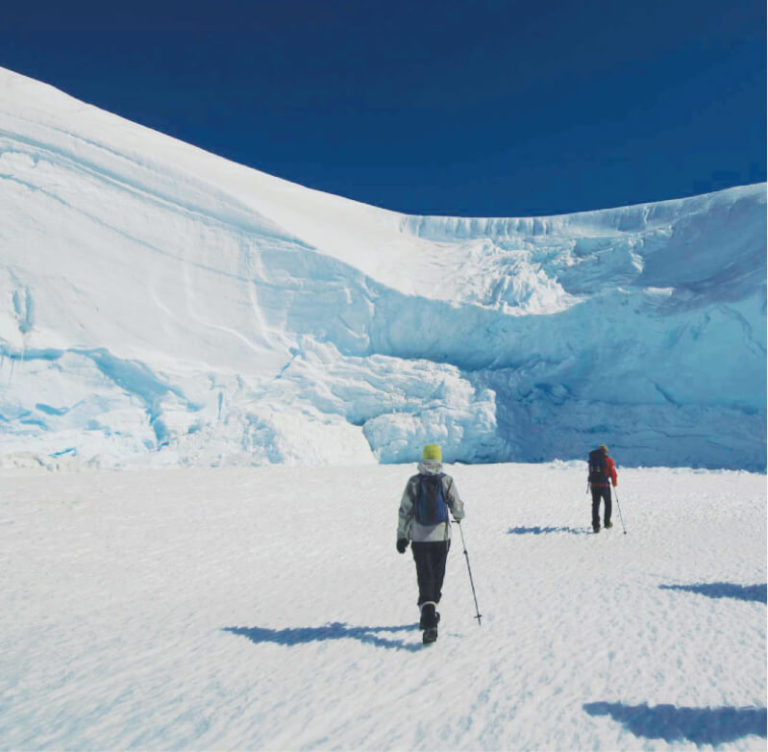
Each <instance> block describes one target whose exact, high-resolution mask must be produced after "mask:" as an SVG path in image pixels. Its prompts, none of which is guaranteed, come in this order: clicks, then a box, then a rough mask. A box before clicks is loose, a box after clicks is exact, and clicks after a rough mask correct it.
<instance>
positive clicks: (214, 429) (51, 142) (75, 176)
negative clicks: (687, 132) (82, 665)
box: [0, 70, 766, 470]
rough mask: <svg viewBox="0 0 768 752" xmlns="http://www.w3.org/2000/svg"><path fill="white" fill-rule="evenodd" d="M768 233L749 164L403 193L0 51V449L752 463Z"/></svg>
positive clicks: (330, 459) (184, 458) (292, 458)
mask: <svg viewBox="0 0 768 752" xmlns="http://www.w3.org/2000/svg"><path fill="white" fill-rule="evenodd" d="M765 239H766V221H765V186H764V185H757V186H746V187H742V188H735V189H730V190H727V191H722V192H719V193H715V194H709V195H706V196H698V197H694V198H689V199H682V200H679V201H667V202H663V203H657V204H647V205H642V206H635V207H626V208H619V209H611V210H606V211H596V212H586V213H580V214H573V215H566V216H558V217H541V218H512V219H504V218H498V219H467V218H447V217H411V216H404V215H399V214H396V213H394V212H387V211H383V210H380V209H376V208H373V207H369V206H365V205H363V204H359V203H356V202H353V201H349V200H346V199H342V198H339V197H335V196H331V195H328V194H323V193H319V192H317V191H312V190H309V189H306V188H303V187H301V186H297V185H293V184H290V183H287V182H286V181H283V180H280V179H277V178H273V177H271V176H268V175H265V174H263V173H259V172H257V171H255V170H251V169H248V168H245V167H242V166H239V165H236V164H233V163H231V162H228V161H226V160H224V159H221V158H219V157H216V156H214V155H211V154H207V153H205V152H203V151H201V150H199V149H196V148H194V147H191V146H189V145H186V144H183V143H181V142H178V141H175V140H173V139H171V138H169V137H167V136H164V135H162V134H159V133H156V132H153V131H150V130H148V129H146V128H143V127H140V126H137V125H135V124H133V123H130V122H128V121H125V120H122V119H120V118H118V117H116V116H114V115H111V114H109V113H106V112H103V111H100V110H98V109H96V108H94V107H90V106H88V105H85V104H83V103H81V102H78V101H77V100H74V99H72V98H71V97H68V96H66V95H65V94H63V93H61V92H58V91H56V90H55V89H52V88H51V87H48V86H45V85H42V84H40V83H37V82H34V81H31V80H29V79H26V78H24V77H22V76H18V75H16V74H14V73H11V72H10V71H6V70H0V381H2V383H3V387H4V388H3V389H2V390H0V454H1V455H4V456H6V457H7V458H10V459H7V460H6V463H7V462H11V463H13V462H15V461H16V460H14V459H13V457H19V456H21V457H28V456H33V457H38V458H39V461H40V462H41V463H42V464H44V465H50V462H51V461H52V460H53V461H58V459H57V458H62V457H66V458H67V461H68V462H69V463H70V464H76V463H78V462H82V463H91V464H95V465H98V466H105V467H127V466H133V465H167V464H178V463H181V464H188V465H197V464H203V465H217V464H264V463H311V464H318V463H319V464H323V463H340V462H341V463H350V462H351V463H367V462H374V461H379V462H385V463H386V462H401V461H405V460H410V459H412V458H413V457H414V456H417V454H418V451H419V448H420V446H421V444H422V443H424V442H425V441H427V440H429V441H440V442H441V443H443V444H444V447H445V449H446V452H447V456H448V457H449V458H450V459H452V460H456V461H464V462H496V461H505V460H512V459H514V460H520V461H545V460H551V459H553V458H561V459H564V460H569V459H574V458H582V457H584V456H585V453H586V450H587V449H588V448H590V447H591V446H592V445H594V444H596V443H603V442H606V443H608V444H609V445H611V447H612V449H613V451H614V454H616V455H617V458H618V459H619V461H621V462H623V463H624V464H637V465H659V464H660V465H665V466H669V465H688V466H701V467H726V468H748V469H757V470H763V469H764V468H765V455H766V443H765V436H766V423H765V402H766V393H765V388H766V368H765V360H766V350H765V332H766V328H765V310H766V308H765V302H766V298H765V279H766V277H765V263H766V243H765ZM20 461H21V460H20Z"/></svg>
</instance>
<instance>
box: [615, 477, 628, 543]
mask: <svg viewBox="0 0 768 752" xmlns="http://www.w3.org/2000/svg"><path fill="white" fill-rule="evenodd" d="M613 495H614V496H615V497H616V509H618V510H619V519H620V520H621V529H622V530H623V531H624V535H626V534H627V528H625V527H624V517H623V515H622V514H621V507H620V506H619V495H618V494H617V493H616V486H614V487H613Z"/></svg>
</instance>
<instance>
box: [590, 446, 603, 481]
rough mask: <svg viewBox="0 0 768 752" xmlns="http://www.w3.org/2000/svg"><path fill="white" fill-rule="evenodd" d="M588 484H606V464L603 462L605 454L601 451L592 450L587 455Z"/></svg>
mask: <svg viewBox="0 0 768 752" xmlns="http://www.w3.org/2000/svg"><path fill="white" fill-rule="evenodd" d="M587 480H588V481H589V482H590V483H607V482H608V463H607V462H606V461H605V452H604V451H603V450H602V449H593V450H592V451H591V452H590V453H589V478H588V479H587Z"/></svg>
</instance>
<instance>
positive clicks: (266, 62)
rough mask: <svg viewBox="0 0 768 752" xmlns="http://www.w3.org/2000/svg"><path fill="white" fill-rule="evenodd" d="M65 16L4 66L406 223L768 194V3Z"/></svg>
mask: <svg viewBox="0 0 768 752" xmlns="http://www.w3.org/2000/svg"><path fill="white" fill-rule="evenodd" d="M44 5H45V4H44ZM48 5H49V7H47V8H44V7H41V4H40V3H35V2H29V3H27V4H26V6H24V5H22V4H21V2H20V0H17V2H15V3H14V4H13V7H12V8H7V7H6V8H5V9H4V10H3V13H2V17H0V65H2V66H4V67H7V68H10V69H12V70H15V71H17V72H19V73H24V74H25V75H28V76H32V77H33V78H37V79H40V80H43V81H46V82H48V83H51V84H53V85H54V86H57V87H59V88H61V89H63V90H65V91H67V92H68V93H70V94H72V95H74V96H76V97H78V98H80V99H83V100H85V101H87V102H90V103H92V104H95V105H97V106H99V107H102V108H103V109H106V110H110V111H112V112H116V113H118V114H120V115H123V116H124V117H127V118H129V119H131V120H134V121H136V122H139V123H142V124H144V125H148V126H150V127H152V128H156V129H158V130H160V131H163V132H165V133H168V134H170V135H173V136H175V137H177V138H180V139H182V140H184V141H187V142H190V143H193V144H196V145H198V146H201V147H203V148H205V149H207V150H209V151H213V152H215V153H217V154H221V155H223V156H226V157H229V158H231V159H233V160H235V161H237V162H241V163H243V164H248V165H251V166H253V167H256V168H257V169H260V170H264V171H265V172H268V173H271V174H273V175H278V176H280V177H284V178H287V179H289V180H293V181H295V182H298V183H301V184H303V185H307V186H311V187H313V188H318V189H321V190H324V191H329V192H331V193H335V194H338V195H343V196H348V197H350V198H354V199H357V200H359V201H364V202H366V203H370V204H375V205H377V206H383V207H386V208H389V209H394V210H398V211H406V212H411V213H416V214H448V215H470V216H528V215H535V214H554V213H560V212H571V211H578V210H583V209H600V208H607V207H610V206H619V205H624V204H631V203H639V202H645V201H657V200H662V199H667V198H677V197H681V196H687V195H692V194H695V193H702V192H706V191H709V190H715V189H718V188H724V187H728V186H730V185H740V184H745V183H751V182H757V181H763V180H765V179H766V41H765V40H766V18H765V13H766V11H765V2H764V0H638V1H637V2H629V1H628V0H578V1H576V0H539V2H534V0H525V1H524V2H518V1H516V0H507V1H506V2H500V1H498V0H467V1H465V2H456V1H454V0H442V2H434V1H433V0H421V1H420V0H409V1H408V2H405V1H404V0H389V2H378V1H367V0H358V1H357V2H352V1H350V0H250V1H249V2H245V1H243V2H238V1H237V0H219V1H216V0H207V1H206V2H199V0H189V2H187V3H183V4H181V3H179V4H176V3H174V2H163V0H158V1H157V2H154V3H149V2H146V0H139V1H135V2H130V0H127V1H126V2H125V3H122V4H120V7H111V6H112V5H113V4H112V3H108V2H104V1H103V0H100V2H98V3H78V2H77V0H70V1H69V2H56V3H55V4H54V3H52V2H51V3H48ZM16 6H18V7H16Z"/></svg>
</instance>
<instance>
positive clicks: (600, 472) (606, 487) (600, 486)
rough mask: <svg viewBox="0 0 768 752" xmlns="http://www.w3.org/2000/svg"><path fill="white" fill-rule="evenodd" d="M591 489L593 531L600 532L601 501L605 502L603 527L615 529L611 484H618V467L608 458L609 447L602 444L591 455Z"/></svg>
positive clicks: (589, 479)
mask: <svg viewBox="0 0 768 752" xmlns="http://www.w3.org/2000/svg"><path fill="white" fill-rule="evenodd" d="M588 481H589V488H590V491H592V529H593V530H594V531H595V532H596V533H599V532H600V499H602V500H603V501H604V502H605V509H604V513H603V527H606V528H609V527H613V523H612V522H611V483H613V485H614V487H616V485H617V484H618V478H617V476H616V465H615V464H614V462H613V460H612V459H611V458H610V457H609V456H608V447H607V446H605V444H601V445H600V447H599V448H598V449H593V450H592V451H591V452H590V453H589V478H588Z"/></svg>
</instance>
